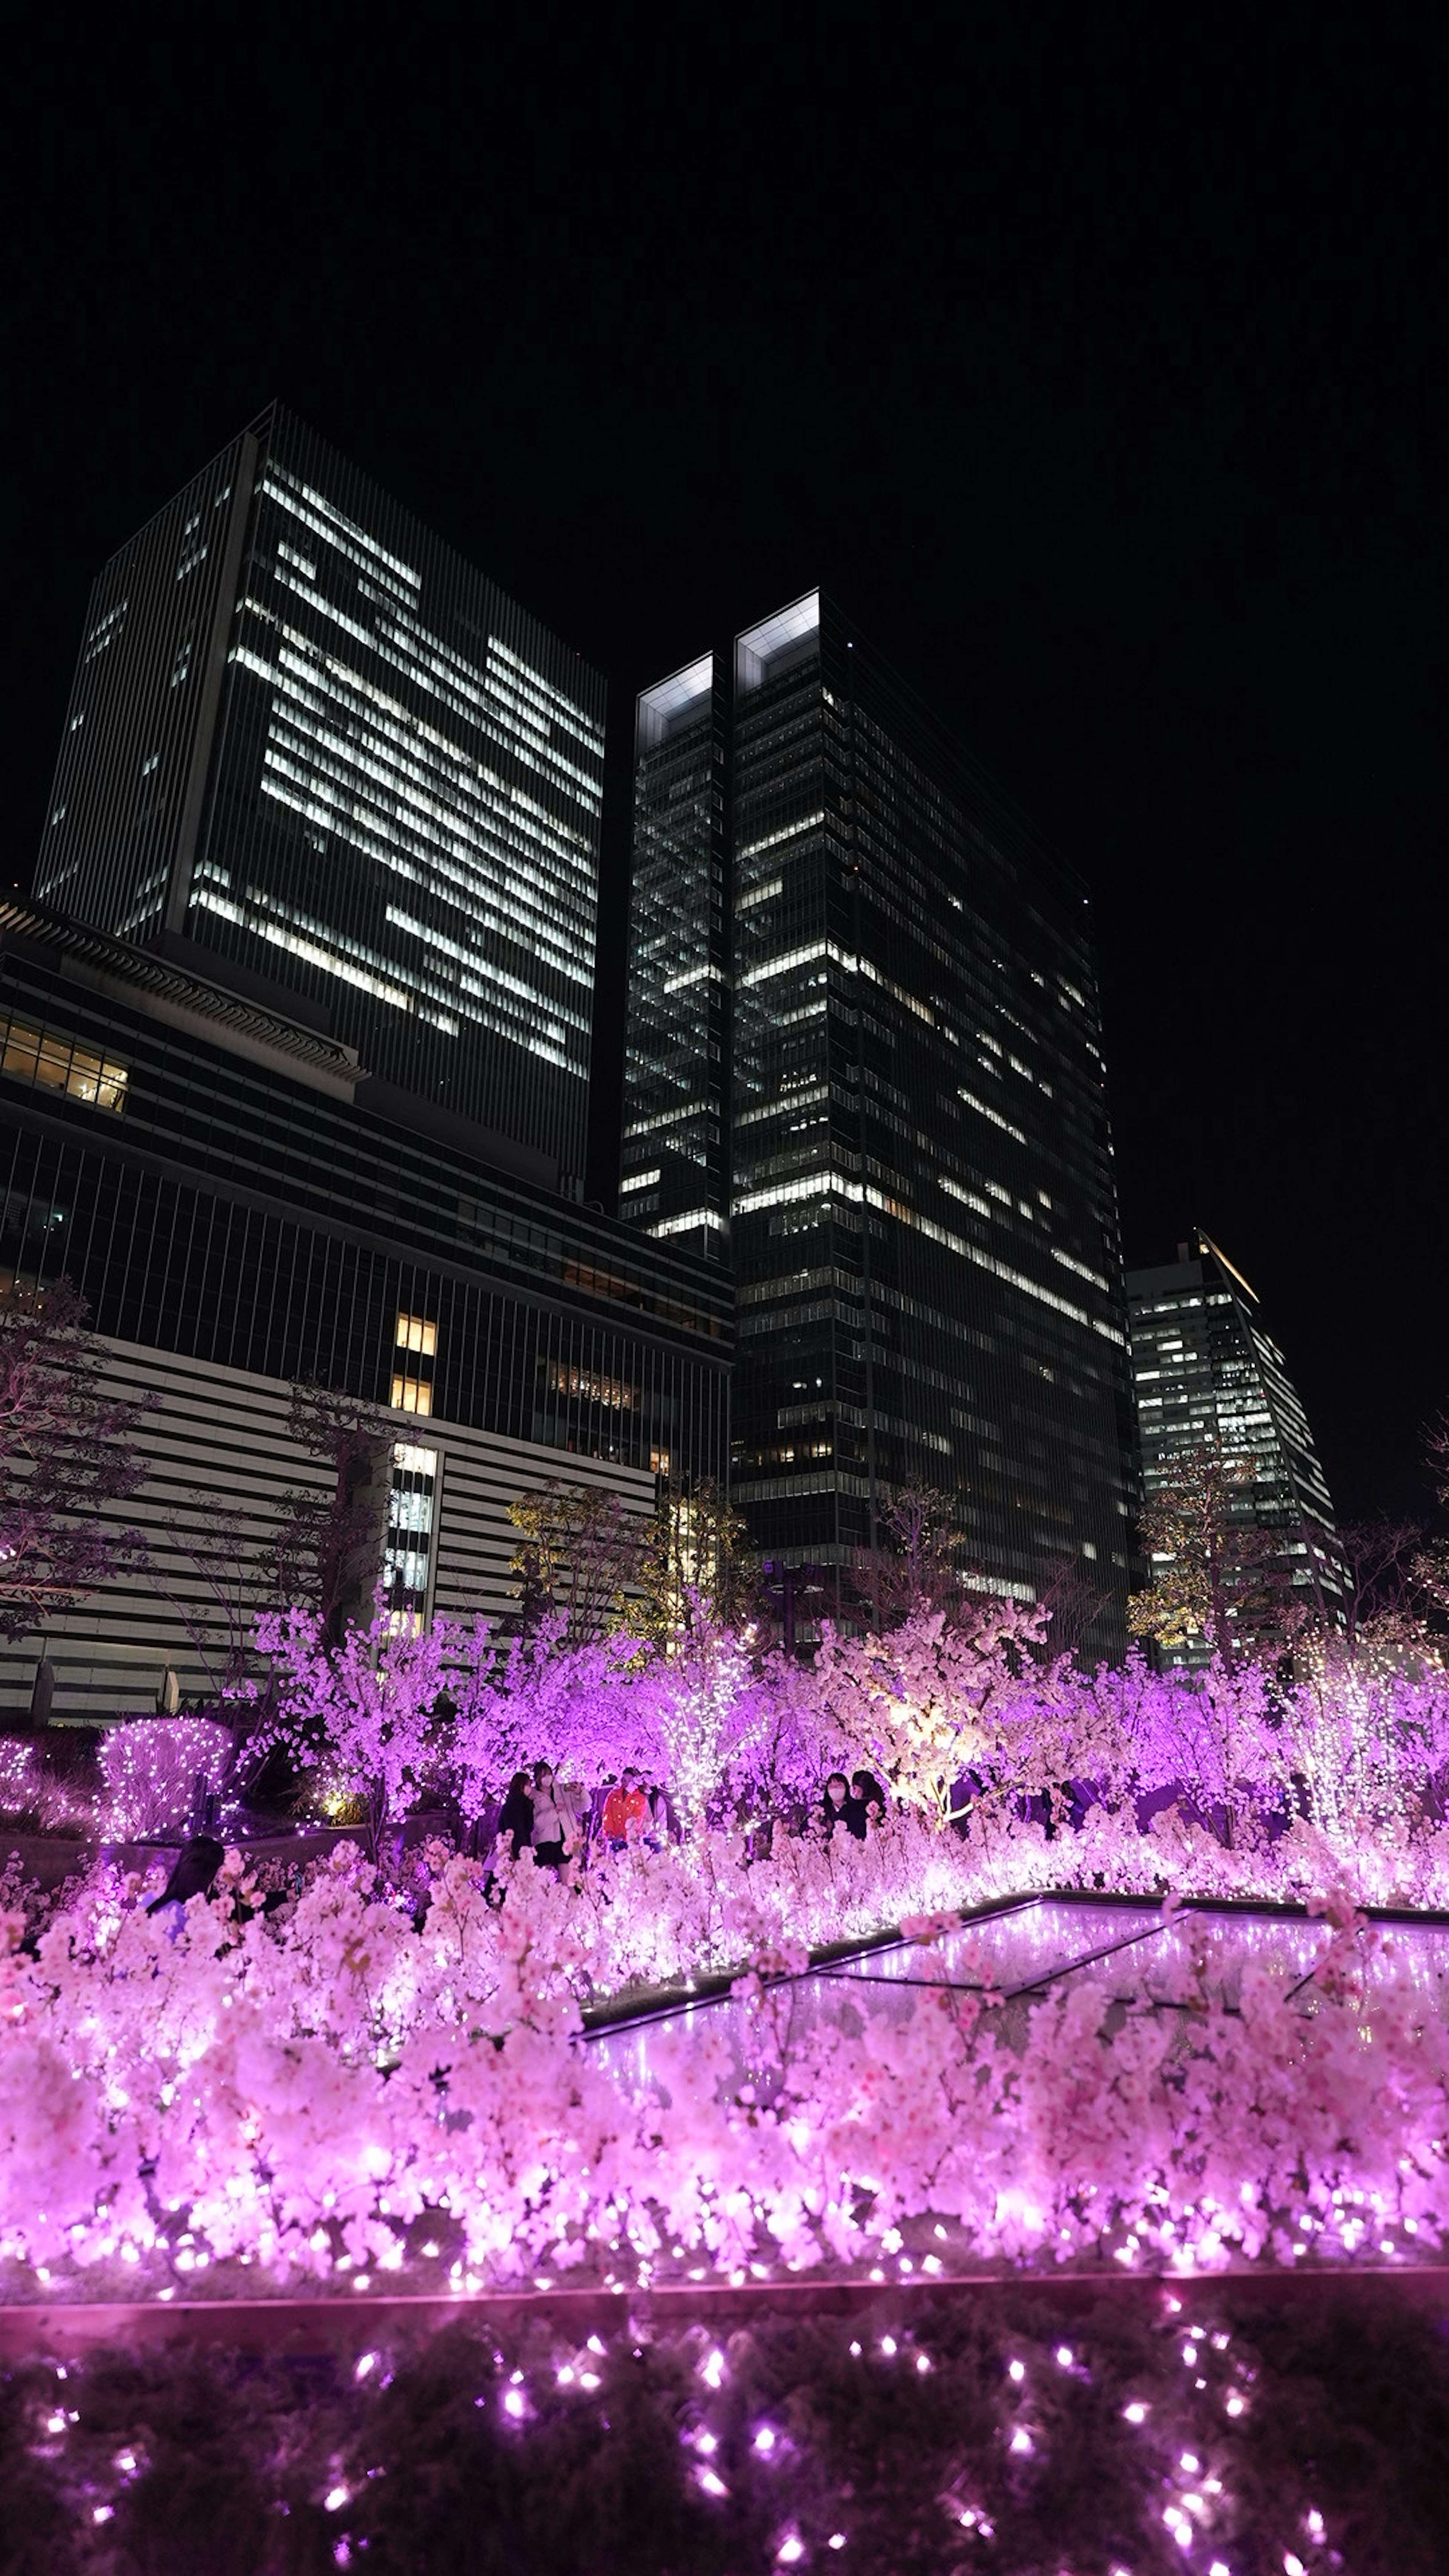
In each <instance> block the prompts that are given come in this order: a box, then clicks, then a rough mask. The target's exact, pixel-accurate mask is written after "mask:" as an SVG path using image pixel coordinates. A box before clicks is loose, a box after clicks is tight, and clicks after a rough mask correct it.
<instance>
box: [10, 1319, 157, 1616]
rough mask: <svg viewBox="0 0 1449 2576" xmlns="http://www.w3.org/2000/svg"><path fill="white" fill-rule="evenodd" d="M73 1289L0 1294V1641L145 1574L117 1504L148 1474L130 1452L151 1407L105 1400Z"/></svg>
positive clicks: (136, 1535)
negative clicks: (118, 1581)
mask: <svg viewBox="0 0 1449 2576" xmlns="http://www.w3.org/2000/svg"><path fill="white" fill-rule="evenodd" d="M86 1313H87V1309H86V1307H85V1305H84V1304H83V1303H82V1301H81V1299H80V1298H79V1297H78V1296H77V1295H76V1292H75V1290H74V1289H73V1288H72V1286H71V1284H70V1282H69V1280H67V1279H61V1280H57V1281H56V1282H55V1284H54V1285H53V1286H49V1287H44V1288H39V1287H34V1286H27V1285H25V1284H23V1283H19V1282H17V1283H16V1285H15V1286H13V1287H10V1288H7V1289H5V1290H3V1291H0V1636H4V1637H7V1638H18V1637H25V1636H29V1635H32V1634H33V1633H34V1631H35V1630H36V1629H38V1628H40V1627H41V1626H42V1625H43V1624H44V1621H45V1620H46V1619H47V1618H48V1617H49V1616H50V1615H51V1614H52V1613H53V1612H54V1611H57V1610H64V1609H67V1608H69V1607H70V1606H71V1604H72V1603H74V1602H76V1601H81V1600H84V1599H85V1598H86V1596H87V1595H88V1594H89V1593H93V1592H95V1591H97V1590H99V1588H100V1586H101V1585H102V1584H104V1583H108V1582H110V1581H111V1580H112V1579H113V1577H114V1576H116V1575H118V1574H121V1573H123V1572H125V1571H126V1570H128V1569H129V1568H131V1567H134V1566H136V1565H139V1564H140V1563H141V1562H142V1561H143V1560H144V1556H145V1547H144V1543H143V1540H142V1537H141V1534H140V1532H139V1530H134V1529H120V1528H117V1527H116V1525H115V1523H114V1522H113V1520H112V1519H111V1518H110V1517H109V1510H110V1506H112V1505H113V1504H116V1503H122V1502H125V1501H127V1500H128V1499H129V1497H130V1496H131V1495H132V1494H134V1493H135V1492H136V1490H137V1488H138V1486H140V1485H143V1484H144V1483H145V1481H146V1477H147V1474H148V1473H149V1469H148V1465H147V1461H146V1459H145V1458H144V1457H143V1455H142V1454H141V1452H140V1450H139V1449H138V1448H137V1447H136V1446H135V1441H136V1434H137V1431H138V1429H139V1426H140V1422H141V1417H142V1415H143V1414H144V1413H146V1412H148V1411H150V1410H151V1409H152V1408H153V1406H154V1404H155V1401H156V1399H155V1398H154V1397H152V1398H149V1399H145V1400H143V1401H142V1402H140V1403H129V1402H125V1401H123V1400H122V1399H120V1398H118V1397H115V1396H112V1395H110V1394H108V1393H107V1391H106V1389H105V1388H104V1386H103V1385H102V1382H101V1369H102V1365H103V1363H102V1357H101V1354H100V1353H99V1351H98V1350H97V1347H96V1344H95V1342H94V1341H93V1340H92V1338H91V1336H90V1334H89V1333H88V1332H87V1331H86V1330H85V1320H86Z"/></svg>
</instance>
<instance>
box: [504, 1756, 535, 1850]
mask: <svg viewBox="0 0 1449 2576" xmlns="http://www.w3.org/2000/svg"><path fill="white" fill-rule="evenodd" d="M505 1834H511V1835H512V1837H513V1857H514V1859H515V1860H517V1858H518V1855H519V1853H520V1852H521V1851H523V1850H524V1849H525V1848H526V1847H527V1845H528V1844H529V1843H531V1842H532V1840H533V1800H532V1798H531V1797H530V1795H529V1789H528V1773H527V1772H526V1771H515V1772H514V1774H513V1777H512V1779H511V1780H510V1781H509V1784H508V1795H507V1797H506V1798H505V1799H504V1801H503V1805H502V1808H501V1810H500V1812H499V1817H498V1840H499V1841H500V1842H502V1840H503V1837H504V1835H505Z"/></svg>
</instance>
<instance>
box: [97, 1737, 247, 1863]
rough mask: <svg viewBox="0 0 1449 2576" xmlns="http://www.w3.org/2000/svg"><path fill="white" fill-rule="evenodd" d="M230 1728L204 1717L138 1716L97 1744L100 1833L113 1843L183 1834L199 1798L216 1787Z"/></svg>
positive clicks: (227, 1755)
mask: <svg viewBox="0 0 1449 2576" xmlns="http://www.w3.org/2000/svg"><path fill="white" fill-rule="evenodd" d="M233 1743H234V1739H233V1736H232V1733H231V1730H230V1728H229V1727H225V1726H217V1725H216V1724H214V1723H213V1721H212V1720H211V1719H209V1718H204V1717H142V1718H136V1719H134V1720H133V1721H132V1722H131V1723H130V1724H129V1725H126V1726H117V1727H114V1728H113V1729H112V1730H111V1732H110V1733H109V1734H108V1735H107V1736H106V1737H105V1739H104V1741H103V1743H102V1745H101V1777H102V1780H103V1782H104V1792H103V1799H102V1807H101V1816H100V1823H101V1830H102V1831H103V1832H104V1833H105V1834H106V1835H108V1836H109V1837H110V1838H111V1839H112V1840H113V1841H116V1842H127V1841H133V1840H136V1839H138V1838H141V1837H144V1836H147V1835H159V1834H178V1833H183V1832H185V1830H186V1828H187V1826H188V1824H189V1823H190V1822H191V1820H192V1818H193V1815H194V1811H195V1808H196V1806H197V1803H198V1799H199V1798H200V1797H202V1796H204V1795H205V1794H206V1793H207V1792H208V1791H209V1790H212V1789H216V1788H219V1787H220V1786H221V1783H222V1781H223V1780H224V1778H225V1776H226V1773H227V1770H228V1768H229V1767H230V1763H231V1759H232V1751H233Z"/></svg>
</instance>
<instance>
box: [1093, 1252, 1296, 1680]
mask: <svg viewBox="0 0 1449 2576" xmlns="http://www.w3.org/2000/svg"><path fill="white" fill-rule="evenodd" d="M1127 1300H1128V1310H1129V1314H1130V1318H1131V1335H1132V1374H1133V1381H1134V1388H1135V1393H1136V1400H1137V1432H1138V1443H1139V1448H1140V1452H1141V1459H1142V1483H1143V1490H1144V1493H1145V1495H1146V1498H1147V1500H1148V1501H1149V1502H1151V1500H1152V1498H1153V1496H1154V1495H1155V1494H1157V1493H1160V1492H1161V1491H1162V1489H1163V1487H1164V1485H1167V1484H1169V1483H1170V1482H1171V1479H1172V1475H1173V1470H1174V1467H1175V1466H1176V1465H1177V1464H1178V1462H1180V1461H1181V1460H1182V1459H1184V1458H1187V1457H1190V1456H1191V1455H1193V1454H1194V1453H1195V1452H1199V1451H1203V1450H1207V1451H1210V1452H1211V1453H1212V1454H1213V1455H1214V1457H1215V1458H1216V1459H1217V1460H1218V1462H1219V1463H1220V1465H1221V1467H1222V1468H1223V1470H1224V1472H1225V1473H1226V1475H1228V1476H1229V1477H1230V1478H1231V1479H1232V1480H1233V1484H1234V1487H1235V1490H1236V1493H1237V1496H1238V1500H1237V1503H1236V1506H1235V1508H1236V1509H1237V1510H1238V1511H1239V1513H1240V1514H1241V1518H1242V1520H1243V1521H1244V1523H1245V1524H1247V1525H1249V1526H1252V1527H1255V1528H1257V1529H1262V1530H1273V1531H1276V1532H1278V1533H1279V1534H1280V1537H1281V1555H1282V1558H1283V1562H1284V1568H1285V1570H1286V1572H1287V1575H1288V1579H1289V1582H1290V1584H1291V1586H1292V1589H1293V1590H1294V1591H1295V1592H1296V1593H1297V1594H1298V1595H1299V1597H1300V1598H1302V1599H1305V1600H1306V1601H1308V1602H1310V1603H1311V1605H1312V1606H1313V1608H1314V1610H1315V1611H1316V1613H1317V1615H1318V1617H1319V1618H1320V1619H1321V1620H1324V1621H1326V1622H1328V1623H1329V1624H1337V1623H1339V1622H1341V1620H1342V1616H1343V1605H1344V1562H1343V1552H1342V1548H1341V1546H1340V1543H1339V1537H1338V1531H1337V1529H1336V1527H1335V1524H1334V1518H1333V1505H1332V1503H1331V1501H1330V1499H1329V1493H1328V1483H1327V1479H1326V1478H1325V1476H1324V1473H1323V1469H1322V1467H1321V1465H1320V1464H1319V1459H1318V1452H1317V1450H1316V1449H1315V1447H1314V1445H1313V1434H1312V1432H1311V1431H1310V1429H1309V1427H1308V1416H1307V1414H1306V1413H1305V1412H1304V1409H1303V1406H1302V1403H1301V1402H1300V1400H1299V1397H1298V1394H1297V1391H1296V1389H1295V1388H1294V1386H1293V1383H1292V1381H1291V1379H1290V1378H1289V1375H1288V1369H1287V1363H1286V1362H1285V1360H1284V1357H1283V1354H1282V1352H1281V1351H1280V1350H1279V1348H1278V1345H1277V1343H1276V1342H1274V1341H1272V1340H1270V1338H1269V1336H1268V1334H1267V1333H1266V1332H1265V1331H1264V1330H1263V1326H1262V1323H1261V1321H1260V1320H1259V1305H1258V1298H1257V1296H1256V1294H1255V1292H1254V1290H1253V1289H1251V1288H1250V1287H1249V1285H1248V1282H1247V1280H1246V1279H1245V1278H1244V1277H1243V1274H1242V1272H1241V1271H1240V1270H1236V1269H1234V1267H1233V1264H1232V1263H1231V1261H1229V1259H1228V1257H1227V1254H1226V1253H1225V1252H1220V1251H1219V1249H1218V1247H1217V1245H1216V1244H1215V1243H1214V1242H1213V1240H1212V1237H1211V1236H1210V1235H1207V1234H1202V1233H1197V1234H1195V1235H1194V1236H1193V1237H1192V1239H1191V1241H1190V1242H1189V1243H1180V1244H1179V1245H1178V1247H1177V1259H1176V1261H1175V1262H1171V1263H1168V1264H1165V1265H1164V1266H1163V1267H1162V1268H1160V1269H1156V1270H1132V1271H1129V1272H1128V1274H1127ZM1192 1659H1193V1658H1192V1657H1189V1658H1188V1660H1192Z"/></svg>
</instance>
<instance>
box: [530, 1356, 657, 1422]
mask: <svg viewBox="0 0 1449 2576" xmlns="http://www.w3.org/2000/svg"><path fill="white" fill-rule="evenodd" d="M548 1382H549V1385H550V1386H551V1387H552V1388H553V1390H554V1393H555V1394H556V1395H567V1396H572V1397H574V1398H576V1399H580V1398H581V1399H582V1400H583V1401H584V1402H585V1403H586V1404H607V1405H610V1406H612V1408H613V1409H614V1411H615V1412H618V1413H627V1412H629V1411H630V1410H631V1409H632V1407H633V1406H634V1404H635V1403H636V1402H637V1400H638V1394H639V1390H638V1388H637V1387H634V1386H631V1385H630V1384H629V1383H628V1380H627V1379H625V1378H621V1377H603V1376H601V1375H600V1373H599V1371H598V1370H597V1369H587V1368H570V1367H567V1366H565V1365H564V1364H563V1363H562V1362H561V1361H558V1360H555V1361H554V1362H553V1364H552V1366H551V1367H550V1369H549V1373H548Z"/></svg>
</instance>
